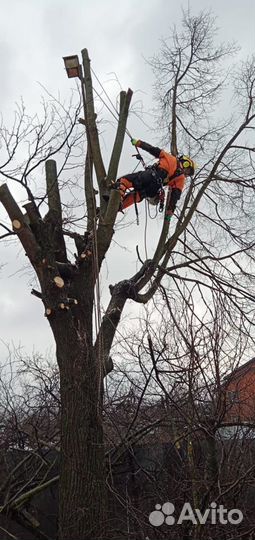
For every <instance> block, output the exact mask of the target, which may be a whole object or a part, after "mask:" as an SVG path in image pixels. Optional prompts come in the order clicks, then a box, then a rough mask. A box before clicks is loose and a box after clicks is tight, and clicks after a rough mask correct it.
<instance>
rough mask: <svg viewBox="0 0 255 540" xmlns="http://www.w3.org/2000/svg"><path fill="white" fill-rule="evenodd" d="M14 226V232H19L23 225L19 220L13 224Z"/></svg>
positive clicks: (15, 220)
mask: <svg viewBox="0 0 255 540" xmlns="http://www.w3.org/2000/svg"><path fill="white" fill-rule="evenodd" d="M12 226H13V230H14V231H19V230H20V229H21V227H22V223H21V221H19V220H18V219H14V220H13V222H12Z"/></svg>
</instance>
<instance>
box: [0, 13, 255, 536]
mask: <svg viewBox="0 0 255 540" xmlns="http://www.w3.org/2000/svg"><path fill="white" fill-rule="evenodd" d="M212 38H213V30H212V21H211V19H210V18H209V15H208V14H202V15H199V16H198V17H192V16H190V15H189V14H184V34H180V35H179V37H178V36H177V34H174V40H175V42H174V53H173V55H172V56H171V60H170V62H168V61H167V62H165V63H166V66H165V70H164V72H165V73H166V76H168V75H169V73H171V77H172V78H171V82H170V86H169V88H168V89H167V90H166V94H167V96H168V97H170V103H171V121H170V122H169V125H170V126H171V128H170V131H171V141H172V152H173V153H176V151H177V133H178V137H180V141H181V142H182V143H183V141H184V140H187V136H188V137H189V140H191V141H193V142H192V148H193V149H196V148H197V150H199V151H200V158H201V157H202V158H203V157H205V156H207V157H206V164H205V165H204V166H203V167H202V168H201V170H200V172H199V174H197V176H196V179H195V182H194V183H192V184H191V185H190V187H189V189H188V190H187V193H186V196H185V197H184V202H183V206H182V209H181V212H180V215H179V217H178V220H177V222H176V227H175V230H173V233H172V234H171V236H170V237H168V233H169V224H168V222H167V221H164V224H163V227H162V231H161V234H160V238H159V241H158V245H157V248H156V250H155V253H154V254H153V257H152V259H148V260H145V261H141V259H140V263H141V266H140V269H139V270H138V271H137V272H136V273H134V275H133V276H132V277H129V278H128V279H126V280H123V281H121V282H119V283H117V284H116V285H114V286H111V287H110V292H111V300H110V302H109V305H108V307H107V309H106V310H105V314H104V316H103V317H102V319H101V317H100V313H99V310H98V309H97V320H96V324H95V327H94V324H93V309H94V308H98V300H99V296H98V294H99V290H98V278H99V273H100V269H101V266H102V263H103V260H104V257H105V255H106V253H107V251H108V249H109V247H110V245H111V242H112V238H113V233H114V224H115V220H116V216H117V212H118V207H119V194H118V192H117V191H115V190H113V191H110V184H111V181H112V180H114V179H115V178H116V175H117V169H118V163H119V158H120V154H121V150H122V144H123V139H124V135H125V129H126V121H127V116H128V110H129V105H130V100H131V96H132V92H131V91H130V90H129V91H128V92H121V95H120V108H119V122H118V128H117V133H116V139H115V142H114V145H113V150H112V153H111V158H110V163H109V167H108V170H106V168H105V165H104V163H103V159H102V154H101V150H100V142H99V136H98V129H97V124H96V114H95V110H94V101H93V90H92V81H91V73H90V62H89V58H88V53H87V50H86V49H84V50H83V51H82V56H83V66H84V74H85V77H84V83H85V90H86V91H85V94H86V95H85V102H86V107H85V109H86V110H85V120H83V121H82V123H83V124H84V123H85V132H86V140H87V153H86V160H85V167H84V171H85V172H84V177H85V185H84V187H85V189H84V193H85V199H86V224H85V226H84V229H83V230H84V232H83V231H82V232H80V231H79V229H78V230H75V231H74V230H73V229H72V230H71V229H70V228H66V227H65V226H64V224H63V215H62V207H61V200H60V191H59V182H60V173H59V172H57V168H56V163H55V162H54V161H53V160H52V157H53V155H54V154H55V153H57V151H58V150H62V151H63V148H65V151H66V156H67V157H69V156H70V153H71V148H72V146H71V144H70V137H72V134H73V133H74V124H75V120H76V119H74V121H73V122H72V121H71V122H70V123H69V125H70V129H69V130H67V131H65V132H64V134H63V138H62V141H63V142H61V144H60V145H59V147H57V145H56V137H55V136H53V138H52V137H50V140H51V144H50V147H48V146H47V145H46V143H45V137H46V135H47V133H48V132H49V129H50V128H49V127H48V128H46V127H45V126H47V124H45V123H44V124H43V125H42V126H41V125H40V124H38V123H37V125H36V127H35V128H34V129H32V136H34V139H33V144H32V145H30V155H29V157H28V158H27V159H26V162H25V163H23V164H22V165H21V166H17V165H16V164H14V165H13V161H14V162H15V161H16V154H17V152H16V150H17V147H18V144H19V142H20V140H21V138H22V134H23V131H22V129H23V128H22V127H21V126H22V122H21V120H22V118H20V119H19V121H18V123H17V125H16V128H15V129H13V130H12V131H11V132H10V133H9V132H7V131H5V130H2V137H3V141H4V143H5V145H6V152H7V158H6V159H5V160H4V162H3V163H2V166H1V174H2V175H3V176H5V177H6V178H7V179H9V180H13V181H17V182H19V184H20V185H21V186H22V187H23V188H25V190H26V192H27V195H28V199H29V203H28V204H26V205H25V209H26V212H27V215H28V218H29V224H27V219H25V216H24V214H23V213H22V212H21V210H20V208H19V206H18V205H17V203H16V201H15V199H14V198H13V196H12V194H11V192H10V190H9V188H8V187H7V185H6V184H4V185H2V186H1V188H0V200H1V202H2V204H3V205H4V207H5V209H6V211H7V213H8V215H9V217H10V220H11V222H12V227H13V231H14V233H15V234H16V235H17V236H18V238H19V240H20V242H21V244H22V246H23V248H24V250H25V253H26V255H27V256H28V259H29V261H30V263H31V265H32V267H33V268H34V270H35V273H36V275H37V279H38V282H39V285H40V290H39V291H37V290H35V291H34V294H35V295H36V296H38V297H39V298H40V299H41V300H42V302H43V304H44V308H45V314H46V316H47V318H48V321H49V324H50V326H51V329H52V332H53V335H54V338H55V341H56V351H57V361H58V366H59V371H60V400H61V467H60V486H59V491H60V508H59V538H60V539H61V540H64V539H70V540H71V539H76V540H77V539H83V540H84V539H85V538H90V539H91V538H105V537H106V536H105V535H106V532H105V530H104V523H105V516H104V508H105V473H104V450H103V431H102V403H103V377H104V376H105V375H106V373H107V372H109V371H110V369H111V362H110V360H109V358H110V351H111V347H112V344H113V340H114V337H115V332H116V329H117V327H118V324H119V322H120V318H121V314H122V312H123V309H124V306H125V304H126V301H127V300H128V299H131V300H133V301H134V302H137V303H140V304H146V303H147V302H148V301H149V300H151V299H152V298H153V296H154V294H155V292H156V291H157V289H158V287H159V285H160V283H161V281H162V279H163V278H164V277H165V276H166V275H168V276H169V277H170V279H171V280H172V282H173V283H178V281H179V282H182V283H185V285H187V286H188V284H189V283H191V284H192V287H195V289H196V290H197V291H198V295H199V296H200V298H201V296H203V294H204V290H211V291H213V290H214V288H216V289H217V290H221V291H225V293H228V295H229V298H230V301H231V302H232V304H233V306H236V308H237V310H239V311H240V310H242V312H243V317H244V320H246V321H249V320H250V315H249V313H250V306H251V302H253V295H252V294H251V293H250V292H249V288H248V285H249V287H250V285H251V284H252V283H253V275H252V272H250V271H247V270H245V272H244V264H246V261H248V263H247V264H250V263H252V262H253V243H254V241H253V238H252V235H251V232H250V228H249V227H248V226H247V220H249V219H250V217H251V213H252V210H253V204H252V197H251V195H252V194H253V189H254V188H253V182H252V180H253V178H254V168H253V160H252V152H253V148H251V147H250V145H249V143H248V142H247V141H246V134H247V133H249V134H250V133H252V130H253V129H254V118H255V115H254V112H253V104H254V68H253V66H254V64H253V62H252V60H251V61H250V62H249V63H248V64H245V66H243V67H242V68H241V72H240V73H239V74H238V75H237V78H236V81H237V82H236V85H237V87H238V98H239V99H240V104H241V106H240V107H239V115H238V116H237V117H235V118H233V119H232V122H230V121H226V122H225V124H224V126H222V125H221V126H212V127H209V126H208V125H207V120H206V118H207V114H208V106H209V105H211V104H212V102H215V100H216V98H217V97H219V94H218V92H219V90H220V88H221V86H222V84H223V81H224V79H225V76H223V79H221V80H218V78H215V77H216V75H215V76H214V74H215V73H216V67H217V65H218V64H219V63H220V62H221V60H222V59H223V58H225V56H226V54H227V53H228V52H230V50H229V49H227V50H226V49H222V48H220V49H217V48H213V47H212ZM162 70H163V67H162V66H161V72H162ZM172 74H174V75H173V76H172ZM190 117H192V118H193V124H192V125H193V126H198V125H200V128H199V129H198V128H196V130H195V131H196V132H197V133H199V136H198V137H197V138H196V137H195V135H194V133H193V131H191V126H190ZM68 119H69V120H70V117H68ZM200 122H201V124H200ZM205 124H206V125H207V128H206V129H205V127H204V126H205ZM177 126H178V129H177ZM27 133H28V132H27V131H25V134H27ZM179 134H180V135H179ZM52 141H53V145H52ZM205 145H206V146H205ZM52 146H53V149H52ZM203 151H204V154H203ZM38 156H39V157H38ZM240 156H242V167H241V166H240ZM246 156H247V157H246ZM44 161H45V164H46V186H47V190H46V195H45V196H44V197H43V201H44V202H45V198H47V202H48V212H47V214H46V216H45V217H44V218H43V217H42V215H41V213H40V210H41V206H40V203H39V204H38V201H37V199H36V197H35V196H34V195H33V193H32V189H31V187H30V180H32V175H33V173H34V171H35V170H36V168H38V166H40V165H41V163H42V162H44ZM65 163H66V162H65V161H64V165H63V167H65ZM243 163H245V171H246V174H245V179H243V178H242V177H241V173H242V170H243ZM93 168H94V170H95V175H96V181H97V188H98V190H99V197H100V210H99V212H98V211H97V205H96V199H95V189H94V187H93V180H92V172H93V170H92V169H93ZM106 192H108V193H110V199H109V202H106V201H105V200H104V197H103V196H104V195H105V193H106ZM62 201H63V196H62ZM40 202H42V200H40ZM226 204H228V212H226V210H225V206H226ZM237 220H238V221H237ZM7 232H8V231H7ZM5 233H6V231H5ZM5 233H4V234H5ZM66 238H68V239H69V240H73V241H74V243H75V249H76V254H75V260H70V256H69V255H68V254H67V246H66V241H65V240H66ZM237 273H238V275H237ZM95 334H96V335H95ZM94 336H95V340H94Z"/></svg>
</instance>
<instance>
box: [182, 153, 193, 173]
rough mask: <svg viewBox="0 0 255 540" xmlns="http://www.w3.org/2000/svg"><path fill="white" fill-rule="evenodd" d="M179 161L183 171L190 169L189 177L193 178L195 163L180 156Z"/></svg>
mask: <svg viewBox="0 0 255 540" xmlns="http://www.w3.org/2000/svg"><path fill="white" fill-rule="evenodd" d="M179 161H180V162H181V164H182V166H183V168H184V169H190V176H193V174H194V173H195V163H194V161H193V159H191V158H190V157H189V156H180V157H179Z"/></svg>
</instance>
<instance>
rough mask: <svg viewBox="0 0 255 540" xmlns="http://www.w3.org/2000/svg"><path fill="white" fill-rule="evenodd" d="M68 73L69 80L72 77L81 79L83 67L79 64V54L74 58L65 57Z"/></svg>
mask: <svg viewBox="0 0 255 540" xmlns="http://www.w3.org/2000/svg"><path fill="white" fill-rule="evenodd" d="M63 60H64V64H65V68H66V73H67V76H68V77H69V79H71V78H72V77H79V79H80V78H81V66H80V63H79V58H78V56H77V54H74V55H73V56H63Z"/></svg>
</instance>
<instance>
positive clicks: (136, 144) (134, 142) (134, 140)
mask: <svg viewBox="0 0 255 540" xmlns="http://www.w3.org/2000/svg"><path fill="white" fill-rule="evenodd" d="M131 144H132V145H133V146H140V141H139V139H131Z"/></svg>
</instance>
